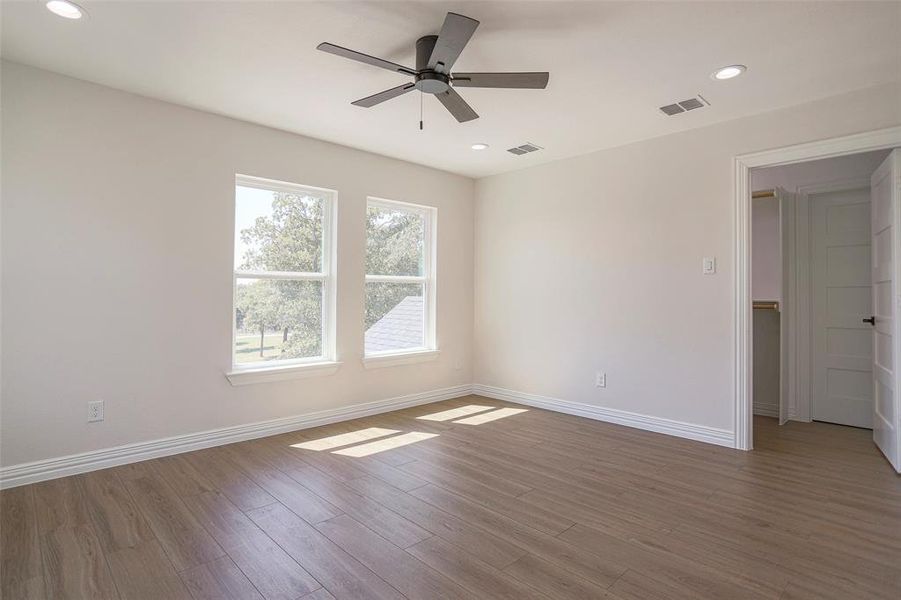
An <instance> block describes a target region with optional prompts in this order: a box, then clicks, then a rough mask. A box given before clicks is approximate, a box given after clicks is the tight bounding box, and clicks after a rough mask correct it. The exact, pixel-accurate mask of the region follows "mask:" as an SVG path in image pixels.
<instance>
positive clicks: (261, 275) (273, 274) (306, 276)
mask: <svg viewBox="0 0 901 600" xmlns="http://www.w3.org/2000/svg"><path fill="white" fill-rule="evenodd" d="M235 277H238V278H241V279H294V280H307V281H325V280H326V279H327V278H328V276H327V275H326V274H325V273H309V272H303V271H296V272H295V271H235Z"/></svg>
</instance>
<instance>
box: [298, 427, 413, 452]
mask: <svg viewBox="0 0 901 600" xmlns="http://www.w3.org/2000/svg"><path fill="white" fill-rule="evenodd" d="M395 433H400V431H398V430H396V429H382V428H381V427H370V428H368V429H360V430H359V431H351V432H350V433H342V434H339V435H331V436H329V437H324V438H320V439H318V440H311V441H309V442H302V443H300V444H291V447H292V448H300V449H302V450H316V451H322V450H331V449H332V448H337V447H339V446H348V445H350V444H358V443H360V442H365V441H367V440H371V439H373V438H379V437H384V436H386V435H392V434H395Z"/></svg>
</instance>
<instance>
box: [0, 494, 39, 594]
mask: <svg viewBox="0 0 901 600" xmlns="http://www.w3.org/2000/svg"><path fill="white" fill-rule="evenodd" d="M43 577H44V573H43V563H42V560H41V542H40V537H39V534H38V522H37V517H36V515H35V504H34V486H24V487H18V488H13V489H11V490H4V491H2V492H0V595H2V596H3V597H13V598H14V597H17V596H19V595H21V596H22V597H25V596H26V594H27V595H29V596H32V597H36V596H38V597H39V596H40V595H41V594H44V580H43Z"/></svg>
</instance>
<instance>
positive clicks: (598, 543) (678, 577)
mask: <svg viewBox="0 0 901 600" xmlns="http://www.w3.org/2000/svg"><path fill="white" fill-rule="evenodd" d="M559 537H560V539H561V540H563V541H566V542H568V543H570V544H572V545H573V546H574V547H576V548H577V549H579V550H581V551H583V552H590V553H593V554H596V555H598V556H600V557H609V559H610V560H614V559H615V560H617V561H619V562H620V564H626V565H628V567H629V569H630V570H633V571H636V572H637V573H639V574H640V575H642V576H644V577H647V578H650V579H654V580H659V581H662V582H666V583H667V584H668V585H672V586H673V587H679V588H682V589H684V592H683V594H687V595H689V596H690V597H693V598H707V599H710V600H716V599H720V598H734V599H736V600H738V599H747V600H759V599H761V598H766V597H767V596H766V595H764V594H763V593H761V592H758V591H755V590H750V589H748V588H746V587H745V586H744V585H742V583H741V582H740V581H738V580H736V579H734V578H732V577H731V575H729V574H722V573H719V572H717V571H715V570H714V569H710V568H706V567H704V566H703V565H699V564H697V563H695V562H693V561H691V560H688V559H686V558H684V557H681V556H678V555H675V554H672V553H668V552H665V551H664V552H655V551H652V550H649V549H647V548H646V547H643V546H641V545H640V544H636V543H633V542H626V541H623V540H619V539H617V538H614V537H612V536H608V535H606V534H604V533H602V532H600V531H597V530H594V529H591V528H590V527H586V526H584V525H581V524H577V525H575V526H574V527H572V528H570V529H568V530H566V531H564V532H563V533H562V534H560V536H559Z"/></svg>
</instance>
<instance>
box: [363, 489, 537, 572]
mask: <svg viewBox="0 0 901 600" xmlns="http://www.w3.org/2000/svg"><path fill="white" fill-rule="evenodd" d="M348 485H349V486H351V487H352V488H354V489H355V490H358V491H360V492H361V493H363V494H365V495H366V496H369V497H370V498H372V499H374V500H376V501H377V502H381V503H382V504H384V505H385V506H389V507H390V508H391V510H393V511H395V512H397V513H398V514H401V515H403V516H404V517H406V518H407V519H409V520H410V521H413V522H414V523H416V524H417V525H419V526H420V527H422V528H423V529H425V530H427V531H430V532H432V533H433V534H435V535H438V536H441V537H442V538H443V539H445V540H447V541H449V542H451V543H453V544H456V545H458V546H462V547H464V548H466V549H467V550H468V551H469V552H470V553H472V555H473V556H475V557H476V558H478V559H479V560H482V561H483V562H486V563H488V564H490V565H491V566H493V567H495V568H503V567H506V566H507V565H509V564H510V563H512V562H514V561H515V560H516V559H518V558H519V557H521V556H522V555H523V554H525V550H523V549H522V548H520V547H518V546H516V545H515V544H511V543H510V542H507V541H505V540H503V539H501V538H499V537H497V536H495V535H492V534H491V533H489V532H487V531H485V530H484V529H481V528H479V527H476V526H474V525H472V524H470V523H467V522H466V521H465V520H462V519H458V518H457V517H455V516H453V515H450V514H448V513H446V512H444V511H442V510H441V509H439V508H437V507H435V506H432V505H431V504H429V503H428V502H424V501H423V500H420V499H419V498H416V497H414V496H411V495H410V494H408V493H405V492H402V491H400V490H398V489H397V488H394V487H393V486H390V485H388V484H387V483H385V482H383V481H381V480H379V479H376V478H374V477H364V478H361V479H354V480H353V481H349V482H348Z"/></svg>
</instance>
